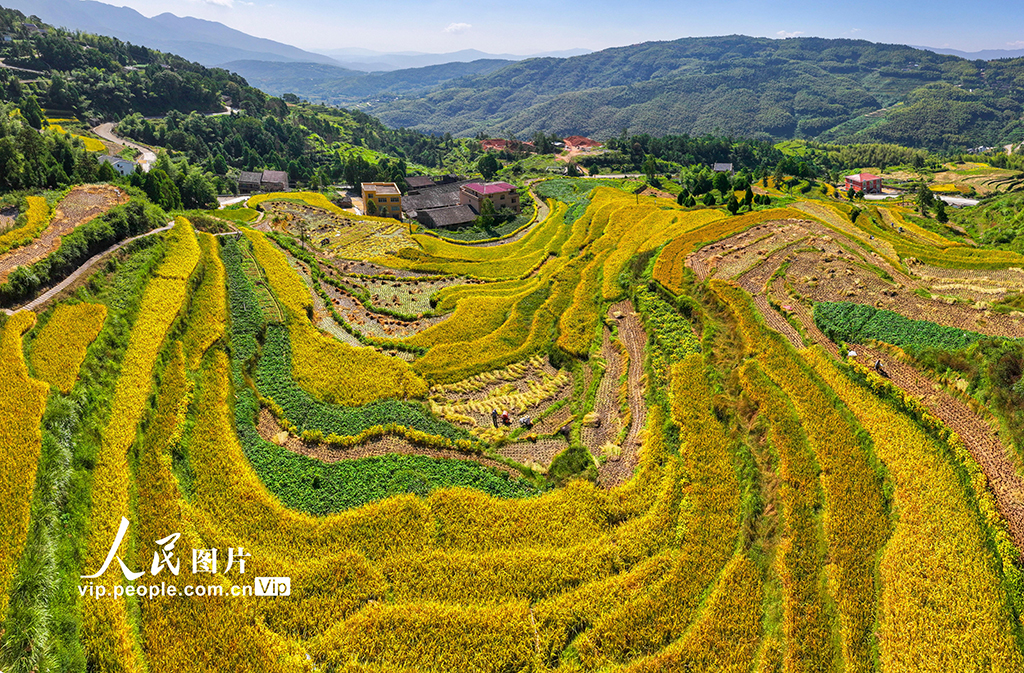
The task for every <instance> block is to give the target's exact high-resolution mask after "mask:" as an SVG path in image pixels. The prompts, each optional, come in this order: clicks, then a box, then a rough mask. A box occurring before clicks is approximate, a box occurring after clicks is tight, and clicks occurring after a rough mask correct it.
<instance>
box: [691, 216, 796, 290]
mask: <svg viewBox="0 0 1024 673" xmlns="http://www.w3.org/2000/svg"><path fill="white" fill-rule="evenodd" d="M805 224H809V223H807V222H805V221H804V222H801V221H799V220H779V221H774V222H765V223H763V224H758V225H755V226H753V227H751V228H750V229H747V230H746V231H744V232H743V233H741V234H736V235H735V236H730V237H729V238H728V239H726V240H723V241H719V242H718V243H712V244H711V245H708V246H706V247H704V248H702V249H701V250H700V252H698V253H697V254H696V257H697V258H698V259H700V260H701V261H702V262H703V263H704V264H705V265H706V266H707V268H708V269H709V270H710V271H711V273H710V276H711V277H713V278H735V277H736V276H739V275H740V274H742V273H743V272H745V271H748V270H750V269H751V268H752V267H754V266H758V265H759V264H761V263H762V262H763V261H764V259H765V257H767V256H768V255H770V254H771V253H773V252H775V251H776V250H779V249H782V248H785V247H787V246H789V245H791V244H793V243H795V242H797V241H801V240H804V239H807V238H808V237H809V236H811V235H812V234H811V231H809V229H808V228H807V227H806V226H804V225H805ZM705 277H707V276H705Z"/></svg>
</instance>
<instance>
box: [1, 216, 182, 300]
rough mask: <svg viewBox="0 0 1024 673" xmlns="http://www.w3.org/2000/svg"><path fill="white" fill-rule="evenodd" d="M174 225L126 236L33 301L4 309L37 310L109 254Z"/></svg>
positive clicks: (88, 260)
mask: <svg viewBox="0 0 1024 673" xmlns="http://www.w3.org/2000/svg"><path fill="white" fill-rule="evenodd" d="M173 226H174V223H173V222H172V223H171V224H168V225H166V226H164V227H160V228H159V229H153V230H152V231H147V232H146V233H145V234H139V235H138V236H132V237H131V238H126V239H125V240H123V241H121V242H120V243H118V244H117V245H115V246H113V247H110V248H107V249H106V250H104V251H103V252H100V253H97V254H95V255H93V256H92V257H90V258H89V259H87V260H86V261H85V263H84V264H82V266H80V267H78V268H77V269H75V271H74V272H73V273H72V274H71V275H70V276H68V277H67V278H65V279H64V280H62V281H61V282H60V283H59V284H57V285H54V286H53V287H52V288H50V289H49V290H47V291H46V292H44V293H43V294H41V295H39V296H38V297H36V298H35V299H33V300H32V301H30V302H29V303H27V304H25V305H24V306H22V307H21V308H16V309H3V311H4V312H5V313H7V314H8V315H13V314H15V313H17V312H18V311H36V310H38V309H39V307H41V306H43V305H45V304H46V303H48V302H49V301H50V300H52V299H54V298H55V297H57V296H58V295H59V294H60V293H61V292H63V291H64V290H65V289H67V288H68V286H70V285H72V284H74V283H75V281H77V280H79V279H80V278H81V277H82V276H83V275H84V274H85V273H86V272H87V271H89V270H90V269H91V268H92V267H93V266H95V265H96V264H97V263H99V262H101V261H102V260H104V259H106V258H107V257H108V256H109V255H111V254H113V253H115V252H117V251H118V250H120V249H121V248H123V247H124V246H126V245H128V244H129V243H131V242H132V241H137V240H138V239H140V238H145V237H147V236H152V235H154V234H159V233H160V232H162V231H167V230H168V229H170V228H171V227H173Z"/></svg>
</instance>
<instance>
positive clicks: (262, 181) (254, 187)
mask: <svg viewBox="0 0 1024 673" xmlns="http://www.w3.org/2000/svg"><path fill="white" fill-rule="evenodd" d="M287 191H288V173H287V172H286V171H263V172H256V171H242V172H241V173H239V174H238V193H239V194H252V193H253V192H287Z"/></svg>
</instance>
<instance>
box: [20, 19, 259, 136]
mask: <svg viewBox="0 0 1024 673" xmlns="http://www.w3.org/2000/svg"><path fill="white" fill-rule="evenodd" d="M29 24H31V25H29ZM32 26H36V27H32ZM0 34H3V35H6V36H9V37H10V38H11V39H10V40H9V41H3V42H0V60H2V61H3V62H4V64H6V66H8V67H7V68H5V69H3V70H0V90H2V91H3V92H4V97H5V98H6V99H8V100H11V101H14V102H16V103H18V102H21V101H22V100H23V98H24V97H25V96H27V95H31V94H35V95H36V96H37V97H38V98H39V102H40V104H41V105H42V107H44V108H49V109H54V110H60V111H64V112H70V113H72V114H73V115H77V116H79V117H81V118H88V117H104V118H109V117H121V116H124V115H127V114H131V113H132V112H138V113H141V114H143V115H147V116H150V115H162V114H166V113H167V112H169V111H170V110H179V111H182V112H189V111H192V110H198V111H200V112H216V111H219V110H223V109H224V103H225V102H228V103H230V104H231V105H232V106H233V107H236V108H242V109H245V110H247V111H249V112H253V113H258V112H261V111H262V110H263V108H264V105H265V103H266V100H267V96H266V94H264V93H263V92H262V91H259V90H258V89H254V88H252V87H250V86H249V85H248V84H247V83H246V81H245V80H244V79H243V78H242V77H240V76H238V75H235V74H232V73H229V72H228V71H226V70H222V69H219V68H205V67H203V66H201V65H199V64H197V63H191V62H189V61H186V60H185V59H183V58H181V57H179V56H175V55H172V54H164V53H162V52H158V51H154V50H152V49H147V48H145V47H137V46H135V45H132V44H127V43H124V42H121V41H120V40H116V39H114V38H109V37H102V36H97V35H88V34H84V33H74V34H72V33H68V32H67V31H63V30H60V29H56V28H49V27H45V26H44V27H42V29H39V28H38V24H35V23H31V22H30V21H29V20H28V19H27V18H26V17H25V16H24V15H23V14H22V13H21V12H18V11H16V10H10V9H3V8H0Z"/></svg>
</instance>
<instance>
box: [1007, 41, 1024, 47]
mask: <svg viewBox="0 0 1024 673" xmlns="http://www.w3.org/2000/svg"><path fill="white" fill-rule="evenodd" d="M1006 46H1007V47H1013V48H1014V49H1020V48H1022V47H1024V40H1017V41H1016V42H1007V43H1006Z"/></svg>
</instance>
